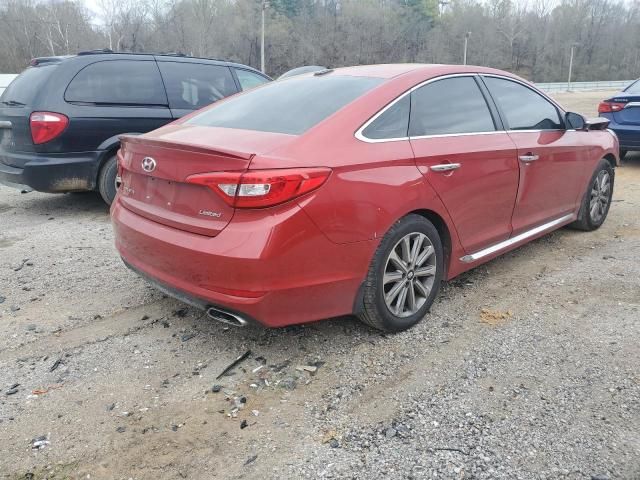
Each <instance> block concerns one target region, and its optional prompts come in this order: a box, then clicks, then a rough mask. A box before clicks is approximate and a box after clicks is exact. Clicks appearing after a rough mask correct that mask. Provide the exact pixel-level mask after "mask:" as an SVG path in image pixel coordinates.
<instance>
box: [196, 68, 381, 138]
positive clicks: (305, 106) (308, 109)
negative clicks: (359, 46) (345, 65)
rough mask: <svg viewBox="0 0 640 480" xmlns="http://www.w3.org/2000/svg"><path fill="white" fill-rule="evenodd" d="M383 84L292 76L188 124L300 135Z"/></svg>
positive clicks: (371, 80)
mask: <svg viewBox="0 0 640 480" xmlns="http://www.w3.org/2000/svg"><path fill="white" fill-rule="evenodd" d="M382 81H383V80H382V79H380V78H369V77H348V76H340V75H336V76H332V75H331V74H329V75H327V76H320V77H315V76H311V77H293V78H291V79H287V80H283V81H279V82H273V83H270V84H268V85H265V86H264V87H262V88H257V89H255V90H250V91H248V92H247V93H243V94H242V95H238V96H235V97H233V98H230V99H229V100H226V101H224V102H222V103H221V104H220V105H217V106H215V107H213V108H211V109H210V110H206V111H204V112H202V113H200V114H198V115H196V116H194V117H192V118H191V119H189V120H187V122H186V123H187V124H192V125H203V126H209V127H226V128H239V129H245V130H257V131H260V132H274V133H287V134H291V135H299V134H301V133H304V132H306V131H307V130H308V129H310V128H311V127H313V126H315V125H316V124H318V123H320V122H321V121H322V120H324V119H325V118H327V117H328V116H329V115H331V114H333V113H335V112H337V111H338V110H339V109H341V108H342V107H344V106H345V105H347V104H348V103H351V102H352V101H354V100H355V99H356V98H358V97H359V96H361V95H363V94H364V93H365V92H367V91H369V90H371V89H372V88H374V87H375V86H377V85H380V83H382Z"/></svg>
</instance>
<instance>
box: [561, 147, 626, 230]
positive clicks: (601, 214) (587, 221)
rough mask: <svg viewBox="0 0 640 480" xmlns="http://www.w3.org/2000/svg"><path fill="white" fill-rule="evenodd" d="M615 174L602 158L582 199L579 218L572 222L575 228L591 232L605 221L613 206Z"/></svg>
mask: <svg viewBox="0 0 640 480" xmlns="http://www.w3.org/2000/svg"><path fill="white" fill-rule="evenodd" d="M614 175H615V172H614V170H613V167H612V166H611V164H610V163H609V162H608V161H607V160H605V159H604V158H603V159H602V160H600V162H599V163H598V166H597V167H596V169H595V171H594V172H593V175H592V176H591V180H590V181H589V185H588V187H587V191H586V193H585V194H584V197H583V199H582V205H581V206H580V213H579V214H578V219H577V220H576V221H575V222H573V223H572V224H571V226H572V227H573V228H576V229H578V230H584V231H585V232H590V231H593V230H596V229H598V228H600V226H601V225H602V224H603V223H604V221H605V219H606V218H607V214H608V213H609V207H611V198H612V197H613V180H614Z"/></svg>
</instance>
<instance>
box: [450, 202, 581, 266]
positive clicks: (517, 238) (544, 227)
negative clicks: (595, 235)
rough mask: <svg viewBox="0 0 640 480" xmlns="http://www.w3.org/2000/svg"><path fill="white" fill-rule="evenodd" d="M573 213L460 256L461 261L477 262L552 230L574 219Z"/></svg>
mask: <svg viewBox="0 0 640 480" xmlns="http://www.w3.org/2000/svg"><path fill="white" fill-rule="evenodd" d="M573 217H574V216H573V214H568V215H564V216H562V217H560V218H557V219H555V220H552V221H550V222H547V223H545V224H543V225H540V226H538V227H535V228H532V229H531V230H527V231H526V232H523V233H521V234H519V235H516V236H515V237H511V238H508V239H507V240H504V241H502V242H500V243H496V244H495V245H492V246H490V247H487V248H485V249H483V250H480V251H478V252H476V253H472V254H470V255H465V256H464V257H462V258H460V261H462V262H464V263H471V262H475V261H476V260H480V259H481V258H484V257H486V256H487V255H491V254H492V253H496V252H499V251H500V250H504V249H505V248H508V247H510V246H512V245H514V244H516V243H518V242H521V241H523V240H526V239H527V238H530V237H533V236H534V235H537V234H539V233H542V232H545V231H550V230H551V229H552V228H553V227H557V226H558V225H560V224H562V223H565V222H569V221H570V220H572V219H573Z"/></svg>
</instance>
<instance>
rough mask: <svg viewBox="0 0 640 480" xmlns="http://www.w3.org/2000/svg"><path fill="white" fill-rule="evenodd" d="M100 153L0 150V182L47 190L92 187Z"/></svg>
mask: <svg viewBox="0 0 640 480" xmlns="http://www.w3.org/2000/svg"><path fill="white" fill-rule="evenodd" d="M102 153H103V152H101V151H97V152H80V153H65V154H38V153H13V152H12V153H9V152H6V151H0V184H4V185H6V186H9V187H14V188H20V189H26V190H37V191H39V192H47V193H61V192H73V191H83V190H94V189H95V187H96V178H97V175H98V168H99V166H100V158H101V155H102ZM12 165H22V166H21V167H16V166H12Z"/></svg>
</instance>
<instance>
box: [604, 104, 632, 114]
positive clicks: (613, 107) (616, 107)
mask: <svg viewBox="0 0 640 480" xmlns="http://www.w3.org/2000/svg"><path fill="white" fill-rule="evenodd" d="M625 105H626V104H625V103H620V102H600V105H598V113H613V112H619V111H620V110H622V109H623V108H624V107H625Z"/></svg>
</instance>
